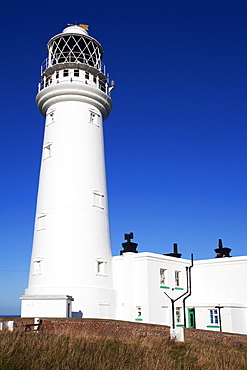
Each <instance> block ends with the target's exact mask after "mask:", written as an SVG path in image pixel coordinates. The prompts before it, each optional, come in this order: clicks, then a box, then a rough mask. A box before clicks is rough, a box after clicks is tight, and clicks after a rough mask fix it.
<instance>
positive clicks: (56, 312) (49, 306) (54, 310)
mask: <svg viewBox="0 0 247 370" xmlns="http://www.w3.org/2000/svg"><path fill="white" fill-rule="evenodd" d="M31 298H32V297H30V298H29V299H27V300H23V301H22V317H33V312H35V313H36V314H37V316H38V317H68V301H67V299H66V298H65V297H64V298H62V297H57V298H55V297H53V299H52V298H50V299H49V298H48V297H46V298H44V297H42V296H40V299H38V300H37V299H31ZM33 298H35V297H33Z"/></svg>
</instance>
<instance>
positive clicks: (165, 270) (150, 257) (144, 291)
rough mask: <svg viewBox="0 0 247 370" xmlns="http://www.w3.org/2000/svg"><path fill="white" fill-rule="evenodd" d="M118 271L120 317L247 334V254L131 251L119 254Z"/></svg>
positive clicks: (115, 273)
mask: <svg viewBox="0 0 247 370" xmlns="http://www.w3.org/2000/svg"><path fill="white" fill-rule="evenodd" d="M223 249H226V248H223ZM219 250H220V249H219V248H218V249H217V251H219ZM113 276H114V288H115V289H116V292H117V301H116V318H117V319H121V320H130V321H142V322H148V323H154V324H164V325H169V326H173V324H174V327H175V328H176V327H182V326H186V327H190V328H193V327H194V328H197V329H205V330H215V331H220V330H222V331H224V332H232V333H241V334H247V294H246V293H247V288H246V287H245V280H246V277H247V257H225V258H215V259H209V260H201V261H194V262H192V261H189V260H185V259H182V258H177V257H172V256H169V255H160V254H155V253H134V252H126V253H123V254H122V255H121V256H116V257H113ZM173 317H174V322H173Z"/></svg>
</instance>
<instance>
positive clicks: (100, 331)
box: [0, 318, 170, 338]
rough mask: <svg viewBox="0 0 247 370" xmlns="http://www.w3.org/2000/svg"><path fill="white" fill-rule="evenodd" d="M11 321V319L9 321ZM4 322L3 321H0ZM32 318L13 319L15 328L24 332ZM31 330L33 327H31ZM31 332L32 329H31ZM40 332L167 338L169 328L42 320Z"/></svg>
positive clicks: (149, 325) (100, 321)
mask: <svg viewBox="0 0 247 370" xmlns="http://www.w3.org/2000/svg"><path fill="white" fill-rule="evenodd" d="M10 320H11V319H10ZM0 321H4V319H2V320H1V319H0ZM33 322H34V319H33V318H30V319H28V318H25V319H23V318H17V319H15V323H16V328H17V329H19V330H25V325H27V324H33ZM32 328H33V327H32ZM32 330H33V329H32ZM41 330H42V331H43V332H45V333H61V332H64V331H69V332H70V333H84V334H90V335H92V334H94V335H102V336H111V337H115V338H121V337H126V336H128V337H140V336H149V337H167V338H168V337H169V336H170V328H169V327H168V326H163V325H154V324H145V323H135V322H129V321H118V320H107V319H52V318H49V319H43V318H42V326H41Z"/></svg>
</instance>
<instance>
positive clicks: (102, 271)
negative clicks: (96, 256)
mask: <svg viewBox="0 0 247 370" xmlns="http://www.w3.org/2000/svg"><path fill="white" fill-rule="evenodd" d="M96 275H101V276H106V261H105V260H101V259H100V260H96Z"/></svg>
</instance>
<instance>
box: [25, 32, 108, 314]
mask: <svg viewBox="0 0 247 370" xmlns="http://www.w3.org/2000/svg"><path fill="white" fill-rule="evenodd" d="M72 28H73V32H75V31H74V28H75V27H72ZM67 30H68V29H67ZM66 32H67V31H66ZM79 33H81V31H80V30H79ZM57 68H58V69H61V65H60V66H59V64H56V65H54V66H53V69H52V70H53V74H54V75H55V74H56V69H57ZM64 68H68V66H65V67H64ZM74 68H75V67H74ZM59 73H60V74H61V70H60V72H59ZM36 102H37V105H38V107H39V110H40V111H41V113H42V114H43V115H44V116H45V117H46V121H45V133H44V143H43V154H42V159H41V167H40V179H39V189H38V199H37V208H36V221H35V226H34V240H33V248H32V256H31V262H30V274H29V283H28V288H27V289H26V291H25V295H24V296H23V308H22V316H23V315H26V313H25V312H26V310H27V304H26V301H25V299H28V297H30V296H35V295H36V296H37V297H38V296H40V295H70V296H73V298H74V302H73V311H79V310H80V311H82V313H83V317H110V318H114V317H115V292H114V291H113V282H112V265H111V264H112V254H111V244H110V232H109V214H108V198H107V187H106V174H105V158H104V140H103V120H104V119H106V118H107V117H108V115H109V114H110V111H111V107H112V103H111V99H110V97H109V96H108V95H107V94H106V93H104V92H102V91H101V90H100V89H98V88H97V86H94V87H93V86H89V85H87V84H85V83H84V82H83V81H82V82H80V83H79V82H77V81H75V82H73V83H72V82H70V81H67V82H63V83H57V84H55V85H49V86H47V87H45V88H44V89H43V90H41V91H40V92H39V93H38V95H37V98H36ZM46 304H47V307H46V308H44V305H43V300H42V299H41V300H40V303H39V301H38V300H35V303H34V304H33V310H32V309H31V308H29V309H28V310H29V314H28V316H32V317H37V316H41V317H42V316H47V315H48V313H49V309H48V306H49V307H50V310H51V311H50V315H51V316H53V313H55V311H54V307H53V306H52V304H51V302H50V301H47V302H46ZM37 311H38V312H37ZM59 312H60V311H59ZM59 315H60V314H59ZM48 316H49V315H48ZM55 316H56V315H55Z"/></svg>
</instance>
